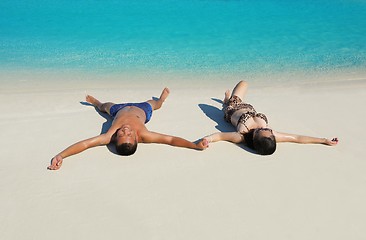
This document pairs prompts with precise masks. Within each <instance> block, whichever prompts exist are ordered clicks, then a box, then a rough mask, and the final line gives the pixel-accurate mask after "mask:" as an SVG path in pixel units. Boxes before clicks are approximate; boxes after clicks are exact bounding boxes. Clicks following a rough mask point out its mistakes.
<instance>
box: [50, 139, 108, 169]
mask: <svg viewBox="0 0 366 240" xmlns="http://www.w3.org/2000/svg"><path fill="white" fill-rule="evenodd" d="M110 139H111V138H110V137H108V135H106V134H101V135H99V136H96V137H92V138H89V139H85V140H82V141H80V142H77V143H75V144H73V145H71V146H69V147H68V148H66V149H65V150H63V151H62V152H60V153H59V154H57V155H56V156H55V157H54V158H52V160H51V165H50V166H48V169H49V170H58V169H59V168H60V167H61V165H62V162H63V159H64V158H67V157H69V156H72V155H75V154H78V153H80V152H82V151H85V150H86V149H88V148H92V147H96V146H102V145H107V144H108V143H109V142H110Z"/></svg>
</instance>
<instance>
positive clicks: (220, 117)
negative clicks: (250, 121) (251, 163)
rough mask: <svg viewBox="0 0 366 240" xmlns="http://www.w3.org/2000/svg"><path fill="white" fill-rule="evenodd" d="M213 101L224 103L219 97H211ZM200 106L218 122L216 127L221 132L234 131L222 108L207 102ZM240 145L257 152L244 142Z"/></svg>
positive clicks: (246, 149)
mask: <svg viewBox="0 0 366 240" xmlns="http://www.w3.org/2000/svg"><path fill="white" fill-rule="evenodd" d="M211 99H212V100H213V101H215V102H218V103H221V104H222V103H223V102H222V100H220V99H217V98H211ZM198 106H199V107H200V108H201V110H202V112H203V113H204V114H205V115H206V116H207V117H208V118H210V119H211V120H212V121H214V122H216V126H215V128H216V129H217V130H219V131H220V132H234V131H236V129H235V128H234V127H233V125H231V124H230V123H228V122H226V121H225V119H224V113H223V112H222V110H221V109H219V108H217V107H214V106H212V105H207V104H198ZM236 145H237V146H238V147H240V148H242V149H244V150H245V151H248V152H250V153H254V154H256V152H255V151H254V150H253V149H251V148H249V147H247V146H246V145H244V144H236Z"/></svg>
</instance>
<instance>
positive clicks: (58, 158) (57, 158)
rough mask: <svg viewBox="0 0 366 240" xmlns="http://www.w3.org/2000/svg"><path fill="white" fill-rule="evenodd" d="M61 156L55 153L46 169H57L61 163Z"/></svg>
mask: <svg viewBox="0 0 366 240" xmlns="http://www.w3.org/2000/svg"><path fill="white" fill-rule="evenodd" d="M62 161H63V159H62V157H61V156H60V155H56V156H55V157H54V158H52V160H51V165H50V166H48V167H47V169H48V170H58V169H59V168H60V167H61V165H62Z"/></svg>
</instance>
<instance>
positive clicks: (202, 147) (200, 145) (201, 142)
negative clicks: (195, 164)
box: [196, 138, 209, 150]
mask: <svg viewBox="0 0 366 240" xmlns="http://www.w3.org/2000/svg"><path fill="white" fill-rule="evenodd" d="M208 143H209V142H208V140H207V139H206V138H202V139H200V140H199V141H198V143H197V144H196V146H197V149H199V150H205V149H206V148H208V147H209V146H208Z"/></svg>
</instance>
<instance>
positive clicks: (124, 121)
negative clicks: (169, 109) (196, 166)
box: [48, 88, 207, 170]
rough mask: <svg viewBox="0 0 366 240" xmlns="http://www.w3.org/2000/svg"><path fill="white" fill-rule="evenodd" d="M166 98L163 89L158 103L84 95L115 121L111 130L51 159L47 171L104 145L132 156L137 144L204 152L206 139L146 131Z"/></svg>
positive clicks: (74, 145)
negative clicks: (196, 141) (153, 113)
mask: <svg viewBox="0 0 366 240" xmlns="http://www.w3.org/2000/svg"><path fill="white" fill-rule="evenodd" d="M168 95H169V89H168V88H164V89H163V91H162V93H161V95H160V98H159V99H157V100H148V101H146V102H142V103H123V104H114V103H111V102H106V103H101V102H100V101H99V100H98V99H96V98H94V97H93V96H90V95H87V96H86V101H87V102H89V103H91V104H92V105H94V106H95V107H97V108H98V109H99V110H100V111H101V112H106V113H108V114H109V115H110V116H112V117H113V118H114V119H113V122H112V125H111V127H110V128H109V130H108V131H107V132H106V133H103V134H100V135H98V136H95V137H92V138H89V139H86V140H82V141H80V142H77V143H75V144H73V145H71V146H69V147H68V148H66V149H65V150H63V151H62V152H60V153H59V154H57V155H56V156H55V157H54V158H52V160H51V165H50V166H49V167H48V169H49V170H58V169H59V168H60V167H61V165H62V162H63V159H64V158H67V157H69V156H72V155H74V154H78V153H80V152H82V151H84V150H86V149H88V148H92V147H96V146H103V145H107V144H109V143H114V144H115V146H116V151H117V153H118V154H120V155H124V156H127V155H131V154H134V153H135V151H136V148H137V144H138V143H161V144H168V145H171V146H176V147H184V148H190V149H197V150H203V149H205V148H206V147H207V142H206V140H204V141H203V140H201V141H199V142H198V143H193V142H190V141H188V140H186V139H183V138H180V137H175V136H169V135H165V134H161V133H156V132H151V131H149V130H148V129H147V128H146V126H145V124H146V123H147V122H149V120H150V118H151V116H152V112H153V110H157V109H159V108H161V106H162V105H163V103H164V101H165V99H166V98H167V97H168Z"/></svg>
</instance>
